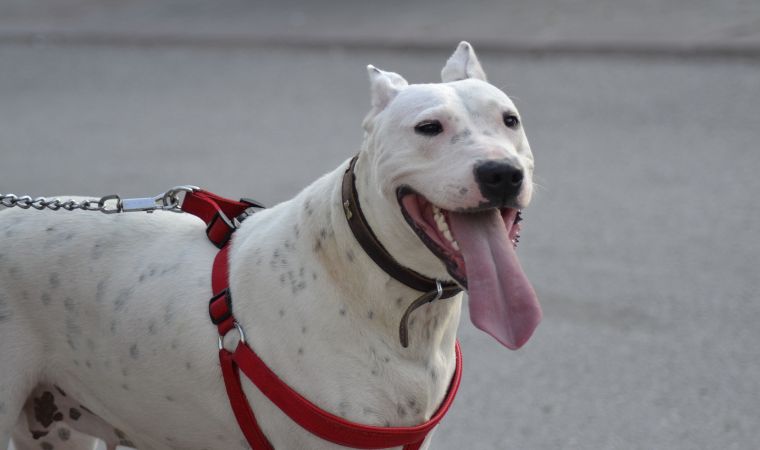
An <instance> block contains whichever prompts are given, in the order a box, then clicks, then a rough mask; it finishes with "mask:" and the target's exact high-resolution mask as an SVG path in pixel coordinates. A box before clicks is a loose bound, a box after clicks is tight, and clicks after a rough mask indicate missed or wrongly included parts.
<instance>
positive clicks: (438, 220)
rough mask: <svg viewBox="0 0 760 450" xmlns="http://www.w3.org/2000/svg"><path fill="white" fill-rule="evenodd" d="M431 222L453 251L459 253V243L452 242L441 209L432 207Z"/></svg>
mask: <svg viewBox="0 0 760 450" xmlns="http://www.w3.org/2000/svg"><path fill="white" fill-rule="evenodd" d="M433 220H435V224H436V226H437V227H438V231H440V232H441V234H442V235H443V237H444V238H445V239H446V240H447V241H449V243H451V247H452V248H453V249H454V250H456V251H459V243H458V242H457V241H455V240H454V236H452V234H451V229H449V224H448V222H446V217H445V216H444V215H443V212H442V211H441V209H440V208H438V207H435V206H433Z"/></svg>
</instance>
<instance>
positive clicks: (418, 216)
mask: <svg viewBox="0 0 760 450" xmlns="http://www.w3.org/2000/svg"><path fill="white" fill-rule="evenodd" d="M396 197H397V199H398V203H399V205H400V207H401V212H402V214H403V216H404V219H406V221H407V223H408V224H409V226H410V227H411V228H412V230H413V231H414V233H415V234H417V236H418V237H419V238H420V240H421V241H422V243H423V244H425V246H426V247H427V248H428V249H429V250H430V251H431V252H432V253H433V254H434V255H435V256H436V257H437V258H438V259H440V260H441V261H442V262H443V263H444V265H445V266H446V270H447V271H448V273H449V275H451V277H452V278H453V279H454V280H455V281H456V282H457V283H459V284H460V285H461V286H462V287H463V288H465V289H466V288H467V268H466V266H465V259H464V256H463V255H462V252H461V250H460V248H459V243H458V242H457V241H456V237H455V236H454V234H453V232H452V230H451V226H450V221H449V220H450V215H451V214H452V211H450V210H447V209H444V208H441V207H439V206H436V205H435V204H433V203H432V202H431V201H430V200H428V199H427V198H425V197H424V196H423V195H421V194H419V193H418V192H416V191H415V190H414V189H412V188H410V187H408V186H402V187H400V188H398V189H397V190H396ZM497 209H498V210H499V214H500V216H501V218H502V220H503V221H504V233H505V234H506V235H507V236H508V238H509V240H510V241H512V243H513V245H515V246H516V245H517V242H518V240H519V233H520V224H519V222H520V221H521V220H522V219H521V218H520V212H519V209H517V208H508V207H502V208H497V207H494V206H490V205H487V204H481V205H478V206H474V207H471V208H457V209H456V211H455V212H456V213H457V214H470V213H471V214H475V213H480V212H483V211H489V210H497Z"/></svg>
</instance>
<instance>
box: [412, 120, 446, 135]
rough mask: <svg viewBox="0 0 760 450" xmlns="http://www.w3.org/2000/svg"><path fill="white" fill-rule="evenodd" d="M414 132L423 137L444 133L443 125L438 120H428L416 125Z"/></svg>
mask: <svg viewBox="0 0 760 450" xmlns="http://www.w3.org/2000/svg"><path fill="white" fill-rule="evenodd" d="M414 132H415V133H417V134H421V135H423V136H435V135H437V134H441V133H442V132H443V125H441V122H439V121H437V120H426V121H424V122H420V123H418V124H417V125H415V126H414Z"/></svg>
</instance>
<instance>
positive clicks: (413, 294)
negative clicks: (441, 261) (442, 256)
mask: <svg viewBox="0 0 760 450" xmlns="http://www.w3.org/2000/svg"><path fill="white" fill-rule="evenodd" d="M347 165H348V162H346V163H344V164H342V165H341V166H340V167H339V168H338V169H336V170H335V171H333V172H332V173H329V174H327V175H325V176H323V177H322V178H320V179H319V180H317V181H316V182H314V183H313V184H312V185H310V186H308V187H307V188H306V189H304V190H303V191H302V192H301V193H300V194H298V195H297V196H296V197H295V198H294V199H292V200H290V201H288V202H285V203H283V204H281V205H278V206H276V207H274V208H272V209H270V210H266V211H263V212H261V213H257V214H255V215H254V216H253V217H252V218H251V219H249V220H247V221H246V222H244V224H243V227H242V228H241V230H240V231H239V232H238V236H235V238H234V241H233V244H234V245H233V251H232V253H231V263H232V264H231V289H232V292H233V298H235V299H236V300H235V301H236V305H235V308H237V311H238V313H237V315H238V318H239V319H241V322H243V323H244V324H246V323H251V324H252V326H253V327H256V328H258V324H261V325H262V326H264V325H266V326H268V327H271V326H278V327H282V328H281V333H278V335H279V336H280V338H279V339H276V338H273V337H272V336H268V335H267V334H266V333H263V332H261V330H262V329H263V328H261V329H253V330H246V331H248V334H249V335H253V336H254V338H255V340H256V342H257V347H256V348H257V349H261V351H262V353H265V354H264V355H263V357H264V358H265V360H267V362H268V363H270V362H271V365H272V366H273V367H272V368H273V369H274V370H275V371H276V372H279V371H281V370H285V371H287V370H292V367H293V363H294V362H293V358H292V356H291V355H290V353H294V354H297V355H303V357H302V358H301V359H304V360H305V361H307V364H306V366H307V367H305V368H303V369H304V370H306V371H307V373H308V371H309V370H322V371H326V372H328V373H326V374H325V375H326V376H329V375H330V374H329V372H330V371H335V372H337V374H336V376H337V377H340V376H344V375H340V372H341V371H346V370H349V371H357V370H358V371H359V372H361V371H362V370H363V369H362V367H363V368H364V369H367V371H368V374H367V375H368V376H372V375H374V376H379V377H380V379H378V380H377V382H378V384H380V385H382V384H383V383H387V384H389V385H390V384H395V385H399V384H401V385H404V384H406V386H408V389H407V390H408V392H405V393H404V394H403V395H405V396H407V397H408V396H410V395H412V396H414V397H415V398H416V399H417V407H415V408H411V407H409V408H407V409H412V410H415V409H419V411H417V412H418V414H413V413H412V412H413V411H409V414H408V415H404V416H403V417H400V416H399V417H396V418H395V419H394V417H388V416H387V415H383V418H382V419H381V418H373V417H370V418H368V417H362V416H361V415H358V416H357V415H353V417H352V414H351V413H350V412H349V413H347V416H348V417H349V418H352V419H355V420H361V421H364V422H365V423H367V422H368V421H369V422H373V421H374V422H376V423H377V424H380V425H382V424H385V423H386V422H388V421H390V422H391V423H392V424H395V425H412V424H415V423H418V422H420V421H421V420H420V419H421V418H423V417H424V416H425V415H428V416H429V414H432V413H433V412H434V410H435V408H436V407H437V405H438V403H439V402H440V400H441V399H442V398H443V395H444V394H445V391H446V388H447V387H448V382H449V379H450V376H451V373H452V372H453V367H454V341H455V339H456V330H457V327H458V323H459V314H460V309H461V295H459V296H455V297H453V298H450V299H446V300H441V301H437V302H434V303H431V304H428V305H425V306H423V307H421V308H419V309H417V310H416V311H415V312H414V313H413V314H412V316H411V318H410V320H409V341H410V345H409V347H408V348H403V347H402V346H401V343H400V342H399V323H400V321H401V318H402V316H403V314H404V311H406V309H407V308H408V307H409V305H410V304H411V303H412V302H413V301H414V300H415V299H416V298H417V297H419V296H420V295H421V294H422V293H421V292H419V291H416V290H414V289H411V288H409V287H407V286H405V285H403V284H402V283H400V282H399V281H397V280H395V279H394V278H392V277H391V276H389V275H388V274H387V273H385V272H384V271H383V270H382V269H381V268H380V267H378V266H377V265H376V264H375V263H374V261H372V260H371V259H370V257H369V256H368V255H367V254H366V253H365V252H364V250H363V249H362V248H361V247H360V245H359V243H358V242H357V241H356V238H355V237H354V236H353V234H352V232H351V230H350V228H349V226H348V223H347V220H346V217H345V215H344V209H343V202H342V194H341V181H342V177H343V174H344V172H345V170H346V167H347ZM366 172H367V169H366V168H365V166H364V165H363V162H362V159H361V158H360V160H359V162H358V164H357V170H356V176H357V186H356V187H357V190H358V193H359V198H360V201H361V202H362V209H363V211H364V212H365V214H366V217H367V221H368V223H369V225H370V226H371V227H372V229H373V231H374V232H375V234H376V235H377V237H378V238H379V239H380V240H381V242H382V243H383V245H384V246H386V248H387V249H388V250H389V251H390V252H391V254H392V255H393V256H394V257H396V254H394V253H393V252H394V250H395V249H397V248H399V247H398V246H399V245H400V246H401V248H405V249H406V251H405V252H404V253H405V254H407V253H409V251H410V250H412V249H415V250H418V251H424V252H428V253H429V251H428V250H427V249H426V248H425V247H424V245H423V244H422V243H421V242H419V240H418V239H417V242H414V241H413V240H411V239H409V237H412V238H414V239H416V237H415V236H414V235H413V232H411V230H409V231H408V232H405V230H403V228H402V227H407V228H408V226H407V225H406V223H405V222H403V217H402V216H401V213H400V212H398V208H399V207H398V204H395V203H391V202H390V201H388V200H385V199H382V198H379V196H380V194H379V191H378V190H374V189H372V188H371V187H370V186H371V185H370V184H368V183H366V182H364V179H365V178H364V177H369V175H367V173H366ZM389 207H392V210H389V209H388V208H389ZM383 209H384V210H385V212H384V215H383V213H382V211H381V210H383ZM396 215H397V217H396ZM394 228H401V229H400V230H398V229H394ZM264 236H266V241H264V240H263V239H264ZM393 239H400V240H401V242H392V240H393ZM296 253H297V254H296ZM421 259H422V260H424V258H421ZM398 260H399V262H401V263H402V264H413V260H414V258H408V257H406V258H403V257H402V258H399V259H398ZM410 261H412V262H410ZM409 267H410V268H412V269H414V270H416V271H419V272H421V273H423V274H426V272H427V273H430V270H425V269H426V268H425V267H420V266H414V265H410V266H409ZM275 291H276V292H275ZM283 291H285V292H283ZM248 292H251V293H253V295H252V296H251V297H252V298H251V300H250V304H249V303H248V302H245V298H243V300H240V301H244V302H245V304H242V305H238V303H239V302H240V301H239V300H237V299H240V298H241V297H242V296H246V297H247V296H248ZM267 296H271V298H282V299H284V300H280V302H282V303H280V304H273V303H272V302H271V301H270V300H268V299H267V298H266V297H267ZM283 334H285V335H289V336H292V337H293V342H290V339H287V340H285V341H283V340H282V335H283ZM304 334H308V337H306V338H304V336H303V335H304ZM303 342H306V345H304V344H303ZM287 346H292V347H294V348H293V349H285V350H284V351H283V348H284V347H287ZM305 346H306V347H315V348H316V349H313V350H315V353H320V354H321V355H323V361H319V360H316V359H315V360H311V363H309V360H308V358H306V352H307V350H310V349H308V348H304V347H305ZM283 353H284V354H283ZM341 358H343V359H344V360H343V361H341ZM342 362H344V363H345V364H342ZM346 364H347V365H349V367H346ZM354 364H357V365H359V366H360V367H358V368H357V367H350V365H354ZM310 366H311V367H310ZM314 366H318V367H314ZM289 368H290V369H289ZM383 377H385V378H383ZM296 378H297V377H296ZM399 378H401V379H399ZM404 378H406V379H404ZM285 379H286V381H287V380H288V377H287V376H286V377H285ZM294 381H295V383H296V384H299V383H298V381H297V380H294ZM304 382H305V380H304ZM312 382H313V381H312ZM294 387H296V388H297V389H298V388H299V386H294ZM389 389H393V390H395V392H396V393H397V394H398V395H402V394H401V392H400V391H399V390H398V386H389ZM405 389H406V388H405ZM304 394H305V395H307V396H309V395H308V394H309V393H308V392H305V393H304ZM314 395H315V396H316V398H318V397H319V396H320V394H319V393H314ZM310 398H315V397H310ZM379 398H382V396H381V395H380V396H379ZM317 401H318V400H317ZM368 401H369V402H377V401H378V399H368ZM399 401H401V400H399ZM318 403H319V401H318ZM331 406H333V405H329V404H325V405H324V407H326V408H328V410H329V409H330V408H331ZM396 406H397V405H393V406H392V408H391V407H388V408H389V409H390V410H392V411H396V410H397V409H398V410H401V409H400V408H397V407H396ZM336 408H337V407H336V406H333V409H336ZM336 412H337V413H342V411H340V410H339V408H337V409H336Z"/></svg>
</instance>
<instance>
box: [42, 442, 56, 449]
mask: <svg viewBox="0 0 760 450" xmlns="http://www.w3.org/2000/svg"><path fill="white" fill-rule="evenodd" d="M40 448H41V449H42V450H53V449H54V448H55V447H53V444H51V443H50V442H40Z"/></svg>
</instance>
